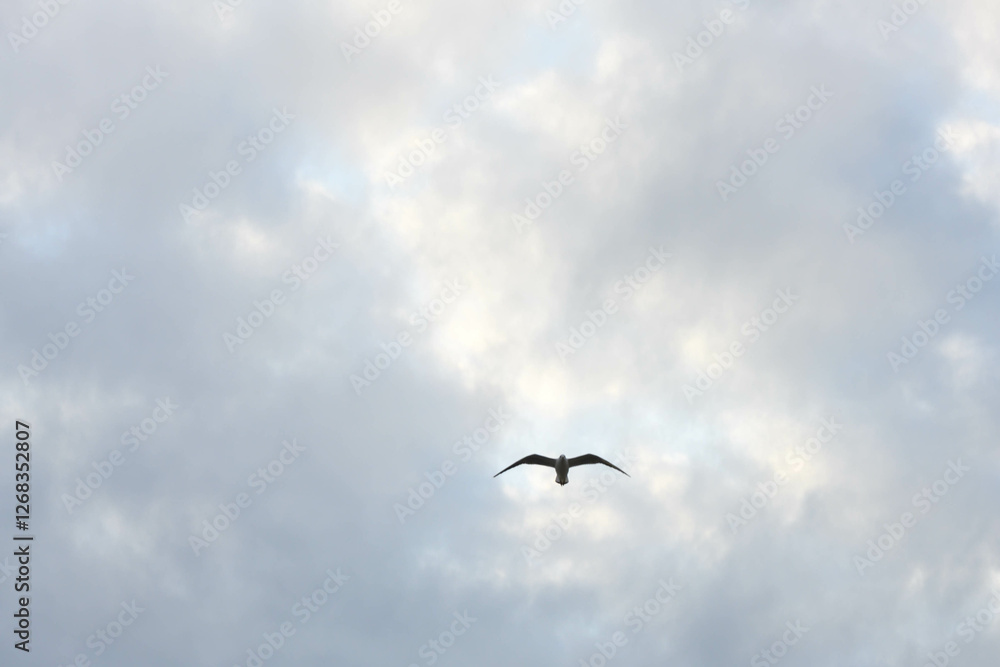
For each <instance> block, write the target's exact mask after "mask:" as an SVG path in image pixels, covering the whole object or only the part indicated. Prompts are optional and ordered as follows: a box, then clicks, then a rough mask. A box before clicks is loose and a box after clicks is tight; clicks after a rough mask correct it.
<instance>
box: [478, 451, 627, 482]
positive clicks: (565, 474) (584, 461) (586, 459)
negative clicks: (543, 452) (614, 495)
mask: <svg viewBox="0 0 1000 667" xmlns="http://www.w3.org/2000/svg"><path fill="white" fill-rule="evenodd" d="M522 463H531V464H534V465H537V466H548V467H550V468H555V469H556V484H559V485H560V486H565V485H566V484H569V469H570V468H573V467H575V466H585V465H589V464H591V463H603V464H604V465H606V466H608V467H609V468H614V469H615V470H617V471H618V472H620V473H621V474H623V475H625V476H626V477H631V475H629V474H628V473H627V472H625V471H624V470H622V469H621V468H619V467H618V466H616V465H615V464H614V463H610V462H608V461H605V460H604V459H602V458H601V457H600V456H597V455H596V454H584V455H583V456H576V457H574V458H571V459H567V458H566V456H565V455H560V456H559V458H558V459H550V458H549V457H548V456H540V455H538V454H532V455H530V456H525V457H524V458H523V459H521V460H520V461H518V462H517V463H512V464H511V465H509V466H507V467H506V468H504V469H503V470H501V471H500V472H498V473H497V474H496V475H493V476H494V477H497V476H499V475H502V474H504V473H505V472H507V471H508V470H510V469H511V468H516V467H517V466H519V465H521V464H522Z"/></svg>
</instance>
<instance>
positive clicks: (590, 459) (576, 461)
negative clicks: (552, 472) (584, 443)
mask: <svg viewBox="0 0 1000 667" xmlns="http://www.w3.org/2000/svg"><path fill="white" fill-rule="evenodd" d="M591 463H603V464H604V465H606V466H608V467H609V468H614V469H615V470H617V471H618V472H620V473H621V474H623V475H625V476H626V477H631V476H632V475H630V474H628V473H627V472H625V471H624V470H622V469H621V468H619V467H618V466H616V465H615V464H614V463H610V462H608V461H605V460H604V459H602V458H601V457H600V456H597V455H596V454H584V455H583V456H575V457H573V458H571V459H570V460H569V467H570V468H572V467H573V466H585V465H588V464H591Z"/></svg>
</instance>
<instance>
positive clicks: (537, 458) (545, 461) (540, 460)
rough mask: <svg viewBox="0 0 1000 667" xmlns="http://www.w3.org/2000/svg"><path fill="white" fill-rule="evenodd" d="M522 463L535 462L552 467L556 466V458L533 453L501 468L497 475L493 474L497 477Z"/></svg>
mask: <svg viewBox="0 0 1000 667" xmlns="http://www.w3.org/2000/svg"><path fill="white" fill-rule="evenodd" d="M522 463H534V464H535V465H538V466H548V467H550V468H555V467H556V460H555V459H550V458H549V457H547V456H540V455H538V454H532V455H531V456H525V457H524V458H523V459H521V460H520V461H518V462H517V463H512V464H511V465H509V466H507V467H506V468H504V469H503V470H501V471H500V472H498V473H497V474H496V475H493V476H494V477H496V476H497V475H502V474H503V473H505V472H507V471H508V470H510V469H511V468H516V467H517V466H519V465H521V464H522Z"/></svg>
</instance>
